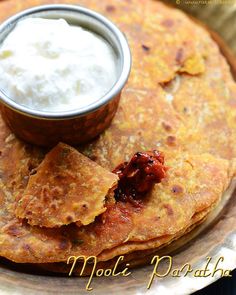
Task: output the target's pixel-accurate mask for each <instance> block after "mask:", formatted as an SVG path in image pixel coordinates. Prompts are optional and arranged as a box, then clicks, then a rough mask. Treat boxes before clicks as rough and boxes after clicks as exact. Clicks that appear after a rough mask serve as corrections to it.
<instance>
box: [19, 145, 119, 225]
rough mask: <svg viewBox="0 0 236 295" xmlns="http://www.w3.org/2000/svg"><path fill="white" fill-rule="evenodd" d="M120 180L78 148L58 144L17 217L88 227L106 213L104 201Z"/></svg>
mask: <svg viewBox="0 0 236 295" xmlns="http://www.w3.org/2000/svg"><path fill="white" fill-rule="evenodd" d="M117 180H118V177H117V176H116V175H115V174H113V173H111V172H109V171H107V170H106V169H104V168H102V167H100V166H99V165H98V164H96V163H95V162H93V161H91V160H90V159H89V158H87V157H85V156H84V155H82V154H80V153H79V152H78V151H77V150H76V149H74V148H72V147H70V146H68V145H66V144H63V143H59V144H58V145H57V146H56V147H54V148H53V149H52V150H51V151H50V152H49V153H48V154H47V155H46V157H45V159H44V160H43V161H42V163H41V164H40V165H39V166H38V169H37V172H36V174H35V175H32V176H30V179H29V182H28V185H27V187H26V190H25V191H24V193H23V194H22V195H21V196H19V200H18V202H17V205H16V215H17V217H19V218H25V219H27V221H28V223H29V224H30V225H38V226H40V227H49V228H52V227H59V226H62V225H67V224H70V223H72V222H78V224H81V225H87V224H89V223H91V222H93V221H94V219H95V217H96V216H98V215H100V214H101V213H103V212H104V211H105V210H106V207H105V206H104V202H105V199H106V196H107V195H108V194H109V192H110V190H112V189H113V188H115V186H116V183H117Z"/></svg>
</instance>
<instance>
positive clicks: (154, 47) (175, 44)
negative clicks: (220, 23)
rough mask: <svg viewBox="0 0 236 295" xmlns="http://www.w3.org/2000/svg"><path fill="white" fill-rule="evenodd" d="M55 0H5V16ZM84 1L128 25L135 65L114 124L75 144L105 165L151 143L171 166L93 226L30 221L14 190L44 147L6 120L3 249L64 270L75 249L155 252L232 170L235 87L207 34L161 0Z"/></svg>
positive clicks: (0, 12)
mask: <svg viewBox="0 0 236 295" xmlns="http://www.w3.org/2000/svg"><path fill="white" fill-rule="evenodd" d="M54 2H55V3H60V2H62V1H58V0H57V1H44V0H40V1H38V0H37V1H36V0H35V1H34V0H29V1H23V0H22V1H18V2H17V5H15V2H14V1H13V0H9V1H6V2H2V3H1V4H0V18H1V19H3V18H6V17H7V16H8V15H10V14H13V13H15V12H17V11H19V10H22V9H24V8H26V7H29V6H33V5H34V4H37V5H38V4H46V3H54ZM63 3H70V4H78V1H74V0H70V1H68V0H66V1H63ZM79 4H81V5H85V6H87V7H88V8H92V9H94V10H96V11H98V12H100V13H102V14H105V15H106V16H108V17H109V18H110V19H111V20H113V21H114V22H115V23H116V24H117V25H118V26H119V27H120V29H121V30H122V31H124V33H125V34H126V36H127V38H128V41H129V44H130V46H131V51H132V56H133V68H132V72H131V76H130V79H129V81H128V83H127V85H126V87H125V89H124V91H123V93H122V97H121V101H120V105H119V108H118V111H117V114H116V116H115V118H114V120H113V122H112V124H111V126H110V127H109V128H108V129H107V130H106V131H105V132H104V133H103V134H101V135H100V136H99V138H97V139H96V140H94V141H93V142H91V143H89V144H85V145H84V146H78V147H76V148H77V149H78V150H79V151H80V152H81V153H83V154H84V155H85V156H86V157H88V158H90V159H91V160H92V161H94V162H95V163H96V165H100V166H101V167H102V168H103V169H106V172H104V173H105V174H106V173H111V172H112V171H113V170H114V169H115V168H116V167H117V166H118V165H119V164H121V163H123V162H125V161H129V159H130V158H131V157H132V155H133V154H134V153H136V152H138V151H139V152H145V151H150V150H160V151H161V152H162V153H163V154H164V155H165V165H166V166H167V167H168V168H169V169H168V171H167V176H166V177H165V178H164V179H163V180H162V182H161V183H158V184H156V185H155V186H154V188H153V189H152V190H151V191H150V193H149V194H148V195H146V196H145V197H144V198H142V199H141V202H140V206H134V205H133V204H132V203H130V202H122V201H119V200H117V201H116V202H111V203H109V204H107V205H106V206H107V208H106V211H105V212H103V213H102V214H100V215H99V216H97V217H96V218H95V221H94V222H92V223H90V224H88V225H83V226H81V225H80V226H78V224H75V223H71V224H69V225H63V226H60V227H58V228H45V227H42V228H41V227H39V226H31V225H30V224H29V223H28V222H27V220H25V219H19V218H17V217H16V215H15V207H16V204H17V202H16V201H17V196H19V195H20V194H24V191H25V189H26V187H27V184H28V179H29V177H30V174H32V171H34V169H35V168H36V169H37V167H38V165H40V163H41V162H42V161H43V159H44V157H45V154H46V153H47V152H48V151H46V150H44V149H41V148H37V147H33V146H30V145H28V144H25V143H23V142H22V141H20V140H19V139H17V138H15V137H14V135H13V134H11V132H10V131H9V129H8V128H7V127H6V125H5V123H4V122H3V121H2V119H1V120H0V125H1V126H0V127H1V128H0V151H1V157H0V171H1V182H0V185H1V190H0V193H1V195H0V202H1V209H0V255H1V256H3V257H6V258H8V259H10V260H12V261H15V262H18V263H35V264H43V265H44V266H45V264H47V263H50V265H46V266H45V267H48V269H52V270H54V271H55V270H58V271H62V270H61V268H60V267H59V265H57V264H54V263H55V262H58V263H62V265H63V267H62V269H64V266H65V265H64V262H66V261H67V258H68V257H69V256H79V255H87V256H89V255H96V256H97V257H98V259H99V261H100V262H102V261H103V263H104V265H112V259H114V258H115V257H116V256H117V255H122V254H127V259H131V258H132V259H136V258H137V257H139V256H140V255H142V254H143V255H146V254H148V253H153V252H154V251H155V250H156V249H159V248H160V247H162V246H165V245H166V244H168V243H170V242H171V241H173V240H175V239H177V238H178V237H180V236H181V235H183V234H185V233H186V232H187V231H188V230H190V229H192V228H193V227H194V226H195V225H197V224H198V223H199V222H200V221H202V220H204V218H205V217H206V216H207V214H208V213H209V212H210V211H211V210H212V209H213V208H214V206H215V205H216V204H217V203H218V201H219V200H220V199H221V196H222V195H223V192H224V191H225V190H226V189H227V187H228V185H229V183H230V182H231V180H232V178H233V177H234V175H235V171H236V169H235V157H236V144H235V143H236V136H235V135H236V124H235V123H236V86H235V83H234V81H233V78H232V76H231V73H230V69H229V66H228V64H227V62H226V61H225V58H224V57H223V56H222V55H221V53H220V50H219V48H218V46H217V44H216V43H215V42H214V41H213V40H212V38H211V36H210V35H209V33H208V32H207V31H206V30H205V29H203V28H202V27H200V26H199V25H197V24H195V23H194V22H193V21H192V20H190V19H189V18H188V17H187V16H186V15H185V14H184V13H182V12H180V11H179V10H176V9H173V8H169V7H167V6H165V5H164V4H162V3H160V2H157V1H152V0H141V1H138V0H129V1H128V0H122V1H118V0H109V1H107V0H105V1H95V0H86V1H80V3H79ZM132 252H133V254H132ZM140 253H142V254H140ZM129 255H131V256H129ZM129 257H131V258H129Z"/></svg>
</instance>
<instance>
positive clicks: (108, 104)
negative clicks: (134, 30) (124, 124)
mask: <svg viewBox="0 0 236 295" xmlns="http://www.w3.org/2000/svg"><path fill="white" fill-rule="evenodd" d="M130 69H131V54H130V49H129V45H128V43H127V40H126V38H125V36H124V34H123V33H122V32H121V31H120V30H119V29H118V28H117V27H116V26H115V25H114V24H113V23H112V22H111V21H109V20H108V19H107V18H105V17H104V16H102V15H100V14H98V13H96V12H94V11H91V10H89V9H86V8H84V7H80V6H73V5H44V6H38V7H34V8H31V9H28V10H26V11H23V12H21V13H19V14H17V15H14V16H13V17H11V18H9V19H8V20H6V21H5V22H4V23H3V24H1V25H0V75H1V80H0V102H1V113H2V116H3V118H4V120H5V122H6V123H7V124H8V125H9V127H10V128H11V130H12V131H13V132H14V133H15V134H16V135H17V136H18V137H20V138H21V139H23V140H25V141H27V142H30V143H32V144H36V145H40V146H52V145H54V144H56V143H57V142H59V141H63V142H66V143H68V144H72V145H76V144H81V143H84V142H87V141H89V140H92V139H93V138H95V137H96V136H97V135H99V134H100V133H101V132H102V131H103V130H104V129H105V128H107V127H108V126H109V124H110V123H111V121H112V119H113V117H114V115H115V113H116V110H117V107H118V104H119V99H120V95H121V92H122V89H123V87H124V85H125V83H126V81H127V79H128V77H129V73H130Z"/></svg>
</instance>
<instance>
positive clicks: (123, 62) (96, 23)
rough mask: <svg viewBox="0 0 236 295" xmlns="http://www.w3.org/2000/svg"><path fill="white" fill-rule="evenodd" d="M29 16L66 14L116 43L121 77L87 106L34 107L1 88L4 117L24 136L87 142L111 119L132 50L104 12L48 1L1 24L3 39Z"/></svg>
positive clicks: (43, 141)
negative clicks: (66, 108)
mask: <svg viewBox="0 0 236 295" xmlns="http://www.w3.org/2000/svg"><path fill="white" fill-rule="evenodd" d="M27 17H44V18H53V19H58V18H64V19H65V20H66V21H67V22H68V23H70V24H73V25H80V26H82V27H84V28H86V29H88V30H90V31H92V32H95V33H97V34H99V35H100V36H101V37H103V38H104V39H105V40H107V41H108V42H109V44H110V45H111V46H112V48H113V50H114V52H115V54H116V56H117V60H118V63H117V67H118V78H117V81H116V83H115V84H114V85H113V87H112V88H111V89H110V91H109V92H108V93H107V94H106V95H104V96H103V97H100V98H99V97H98V100H97V101H95V102H94V103H91V104H89V105H88V106H86V107H82V108H77V109H75V110H72V111H65V112H61V111H60V112H47V111H41V110H33V109H30V108H28V107H26V106H23V105H20V104H18V103H16V102H15V101H14V100H13V99H11V98H10V97H8V96H7V95H6V93H4V89H1V90H0V102H1V113H2V117H3V119H4V120H5V122H6V123H7V124H8V126H9V127H10V128H11V130H12V131H13V132H14V133H15V134H16V135H17V136H18V137H19V138H21V139H23V140H25V141H27V142H29V143H32V144H35V145H40V146H53V145H55V144H56V143H58V142H59V141H63V142H66V143H68V144H71V145H77V144H81V143H85V142H87V141H89V140H91V139H93V138H95V137H96V136H97V135H99V134H100V133H101V132H102V131H103V130H104V129H105V128H107V127H108V126H109V124H110V123H111V121H112V119H113V117H114V115H115V113H116V110H117V107H118V104H119V99H120V95H121V91H122V89H123V87H124V85H125V83H126V81H127V79H128V77H129V73H130V69H131V54H130V49H129V45H128V43H127V40H126V38H125V36H124V35H123V33H121V32H120V30H119V29H118V28H117V27H116V26H115V25H114V24H113V23H112V22H110V21H109V20H108V19H106V18H105V17H103V16H102V15H100V14H98V13H96V12H94V11H91V10H89V9H86V8H84V7H80V6H73V5H44V6H38V7H34V8H31V9H28V10H26V11H23V12H21V13H19V14H16V15H15V16H13V17H11V18H9V19H8V20H7V21H5V22H4V23H3V24H2V25H1V26H0V42H2V41H3V40H4V38H6V36H7V35H8V34H9V33H10V32H11V31H12V30H13V29H14V27H15V25H16V23H17V22H18V21H20V20H22V19H25V18H27Z"/></svg>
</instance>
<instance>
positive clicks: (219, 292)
mask: <svg viewBox="0 0 236 295" xmlns="http://www.w3.org/2000/svg"><path fill="white" fill-rule="evenodd" d="M232 275H233V276H232V277H231V278H230V277H225V278H222V279H219V280H218V281H216V282H215V283H214V284H211V285H210V286H208V287H206V288H204V289H202V290H201V291H198V292H195V293H194V294H193V295H236V270H234V271H233V272H232Z"/></svg>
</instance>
